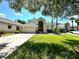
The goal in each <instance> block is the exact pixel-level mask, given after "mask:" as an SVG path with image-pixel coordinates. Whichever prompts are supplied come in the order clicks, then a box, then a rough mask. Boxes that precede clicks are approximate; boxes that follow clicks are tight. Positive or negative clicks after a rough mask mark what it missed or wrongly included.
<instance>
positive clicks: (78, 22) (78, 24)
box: [75, 19, 79, 30]
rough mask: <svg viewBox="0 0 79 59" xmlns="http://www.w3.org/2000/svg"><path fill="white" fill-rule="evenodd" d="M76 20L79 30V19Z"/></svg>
mask: <svg viewBox="0 0 79 59" xmlns="http://www.w3.org/2000/svg"><path fill="white" fill-rule="evenodd" d="M75 22H76V23H77V30H78V26H79V19H75Z"/></svg>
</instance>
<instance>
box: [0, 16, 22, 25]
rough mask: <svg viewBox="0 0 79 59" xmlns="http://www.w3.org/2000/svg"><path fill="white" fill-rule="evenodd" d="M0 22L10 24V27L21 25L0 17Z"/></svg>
mask: <svg viewBox="0 0 79 59" xmlns="http://www.w3.org/2000/svg"><path fill="white" fill-rule="evenodd" d="M0 22H3V23H8V24H12V25H21V24H20V23H17V22H15V21H11V20H9V19H5V18H2V17H0Z"/></svg>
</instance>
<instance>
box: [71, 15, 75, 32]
mask: <svg viewBox="0 0 79 59" xmlns="http://www.w3.org/2000/svg"><path fill="white" fill-rule="evenodd" d="M74 19H75V18H73V17H71V18H70V20H71V22H72V31H73V30H74V27H73V21H74Z"/></svg>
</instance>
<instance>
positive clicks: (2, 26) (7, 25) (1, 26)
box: [0, 17, 22, 32]
mask: <svg viewBox="0 0 79 59" xmlns="http://www.w3.org/2000/svg"><path fill="white" fill-rule="evenodd" d="M21 25H22V24H20V23H16V22H14V21H11V20H8V19H5V18H2V17H0V32H17V30H19V29H20V28H21Z"/></svg>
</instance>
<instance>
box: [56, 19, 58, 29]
mask: <svg viewBox="0 0 79 59" xmlns="http://www.w3.org/2000/svg"><path fill="white" fill-rule="evenodd" d="M57 28H58V18H56V29H57Z"/></svg>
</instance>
